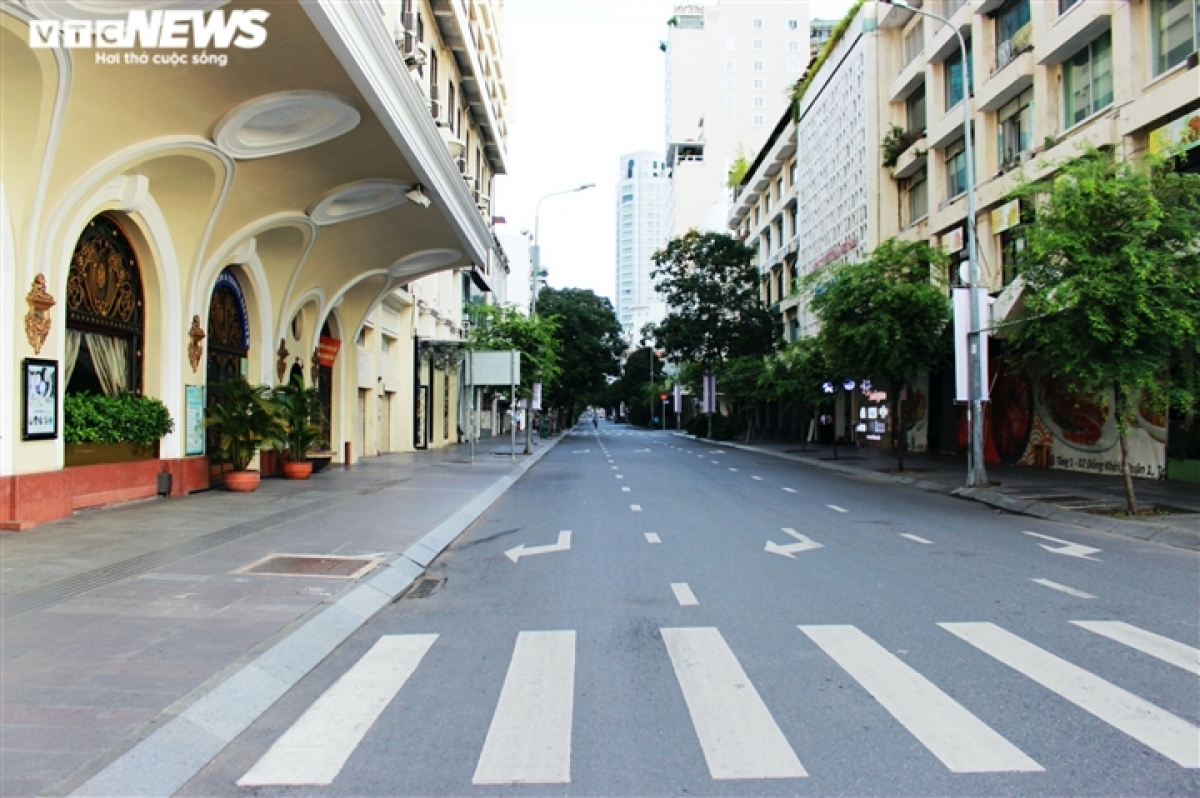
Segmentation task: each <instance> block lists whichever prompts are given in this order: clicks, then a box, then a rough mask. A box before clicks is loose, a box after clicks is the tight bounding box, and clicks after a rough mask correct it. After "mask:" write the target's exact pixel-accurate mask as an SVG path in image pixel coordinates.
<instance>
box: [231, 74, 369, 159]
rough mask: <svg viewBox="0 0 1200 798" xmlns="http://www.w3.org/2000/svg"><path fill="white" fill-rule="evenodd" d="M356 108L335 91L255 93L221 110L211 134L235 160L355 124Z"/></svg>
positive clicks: (309, 143) (310, 141)
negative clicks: (231, 108) (222, 116)
mask: <svg viewBox="0 0 1200 798" xmlns="http://www.w3.org/2000/svg"><path fill="white" fill-rule="evenodd" d="M361 119H362V117H361V116H360V115H359V113H358V111H357V110H356V109H355V108H354V106H353V105H351V104H350V102H349V101H348V100H345V99H343V98H341V97H339V96H337V95H336V94H329V93H328V92H323V91H284V92H279V93H278V94H268V95H265V96H262V97H256V98H254V99H253V100H250V101H249V102H246V103H242V104H241V105H239V106H238V107H237V108H235V109H233V110H232V111H230V112H229V113H228V114H226V115H225V118H224V119H222V120H221V121H220V122H219V123H218V124H217V127H216V130H215V131H214V132H213V140H214V141H215V142H216V144H217V146H218V147H219V148H220V149H221V151H222V152H224V153H225V154H226V155H229V156H231V157H233V158H237V159H239V160H248V159H252V158H267V157H269V156H272V155H282V154H283V153H285V152H292V151H293V150H302V149H304V148H305V147H314V146H316V145H317V144H322V143H324V142H326V141H329V140H330V139H335V138H337V137H338V136H341V135H342V134H344V133H349V132H350V131H351V130H353V129H354V128H356V127H358V123H359V121H360V120H361Z"/></svg>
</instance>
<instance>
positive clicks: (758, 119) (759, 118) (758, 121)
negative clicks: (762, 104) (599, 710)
mask: <svg viewBox="0 0 1200 798" xmlns="http://www.w3.org/2000/svg"><path fill="white" fill-rule="evenodd" d="M765 124H767V121H766V119H764V118H763V115H762V114H755V115H754V126H755V127H762V126H763V125H765Z"/></svg>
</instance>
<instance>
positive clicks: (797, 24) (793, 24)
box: [788, 19, 800, 30]
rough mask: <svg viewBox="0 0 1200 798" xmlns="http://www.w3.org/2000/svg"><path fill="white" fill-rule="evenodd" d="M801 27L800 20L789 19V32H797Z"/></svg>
mask: <svg viewBox="0 0 1200 798" xmlns="http://www.w3.org/2000/svg"><path fill="white" fill-rule="evenodd" d="M799 27H800V20H798V19H789V20H788V29H789V30H796V29H797V28H799Z"/></svg>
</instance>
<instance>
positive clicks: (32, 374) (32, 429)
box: [21, 357, 58, 441]
mask: <svg viewBox="0 0 1200 798" xmlns="http://www.w3.org/2000/svg"><path fill="white" fill-rule="evenodd" d="M23 371H24V376H25V380H24V381H25V391H24V396H25V408H24V409H25V414H24V415H25V424H24V426H23V428H22V430H21V438H22V439H24V440H27V441H39V440H52V439H54V438H57V437H58V361H57V360H41V359H39V358H32V357H27V358H25V362H24V368H23Z"/></svg>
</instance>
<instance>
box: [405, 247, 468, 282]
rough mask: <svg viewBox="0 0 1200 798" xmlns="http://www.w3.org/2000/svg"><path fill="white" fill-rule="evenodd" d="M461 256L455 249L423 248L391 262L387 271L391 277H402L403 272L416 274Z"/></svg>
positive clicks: (448, 262)
mask: <svg viewBox="0 0 1200 798" xmlns="http://www.w3.org/2000/svg"><path fill="white" fill-rule="evenodd" d="M461 257H462V252H460V251H459V250H457V249H423V250H421V251H420V252H414V253H412V254H411V255H405V256H404V257H403V258H401V259H400V260H398V261H396V262H395V263H393V264H392V268H391V269H389V270H388V271H389V272H391V274H392V276H393V277H402V276H404V275H405V274H417V273H419V272H423V271H427V270H429V269H437V268H439V267H441V266H447V265H449V264H451V263H454V261H456V260H458V259H459V258H461Z"/></svg>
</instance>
